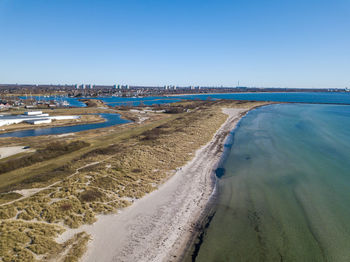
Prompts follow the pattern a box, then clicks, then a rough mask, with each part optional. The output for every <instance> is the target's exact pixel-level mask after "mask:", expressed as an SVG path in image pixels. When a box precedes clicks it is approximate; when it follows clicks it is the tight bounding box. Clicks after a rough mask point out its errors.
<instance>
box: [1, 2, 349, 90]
mask: <svg viewBox="0 0 350 262" xmlns="http://www.w3.org/2000/svg"><path fill="white" fill-rule="evenodd" d="M349 28H350V2H349V1H347V0H334V1H330V0H308V1H301V0H295V1H292V0H286V1H278V0H271V1H259V0H251V1H246V0H236V1H213V0H212V1H208V0H202V1H200V0H191V1H185V0H178V1H161V0H158V1H144V0H143V1H142V0H135V1H121V0H118V1H106V0H101V1H96V0H94V1H93V0H76V1H69V0H59V1H58V0H52V1H44V0H35V1H34V0H27V1H20V0H0V35H1V40H0V83H1V84H15V83H18V84H82V83H84V84H98V85H114V84H128V85H136V86H164V85H175V86H227V87H229V86H230V87H231V86H237V84H238V81H239V85H240V86H251V87H281V88H345V87H350V77H349V69H350V49H349V46H350V34H349Z"/></svg>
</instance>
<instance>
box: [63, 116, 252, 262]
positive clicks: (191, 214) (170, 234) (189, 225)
mask: <svg viewBox="0 0 350 262" xmlns="http://www.w3.org/2000/svg"><path fill="white" fill-rule="evenodd" d="M247 111H248V109H223V112H224V113H226V114H228V116H229V117H228V119H227V120H226V122H225V123H224V124H223V125H222V126H221V127H220V129H219V130H218V131H217V132H216V134H215V135H214V137H213V139H212V141H211V142H209V143H208V144H207V145H205V146H204V147H202V148H201V149H199V150H198V151H197V152H196V155H195V157H194V159H193V160H192V161H190V162H189V163H187V165H185V166H184V167H182V168H181V169H179V170H178V171H177V172H176V174H175V175H174V176H172V177H171V178H170V179H169V180H168V181H167V182H165V183H164V184H163V185H161V186H160V187H159V189H158V190H156V191H154V192H152V193H150V194H148V195H146V196H145V197H143V198H142V199H140V200H137V201H135V203H134V204H133V205H131V206H130V207H127V208H125V209H124V210H122V211H121V212H120V213H118V214H113V215H102V216H99V217H98V221H97V222H96V223H94V224H93V225H85V226H82V227H80V228H79V231H86V232H87V233H89V234H91V235H92V241H90V243H89V245H88V251H87V252H86V254H85V255H84V257H83V258H82V260H83V261H87V262H91V261H94V262H95V261H132V262H135V261H171V260H176V255H177V254H180V253H181V250H182V249H183V246H184V244H186V243H187V241H188V240H189V237H190V236H191V232H193V229H194V225H195V224H196V222H197V220H198V218H199V217H200V215H201V213H202V212H203V210H204V208H205V206H206V204H207V203H208V200H209V199H210V196H211V194H212V192H213V188H214V187H213V178H214V177H215V176H214V175H213V171H214V170H215V168H216V166H217V164H218V162H219V160H220V157H221V153H222V151H223V144H224V142H225V138H226V136H227V134H228V132H230V131H231V130H232V129H233V128H234V127H235V125H236V124H237V122H238V121H239V120H240V118H241V117H242V116H243V115H244V114H245V113H246V112H247ZM76 232H77V231H75V230H74V231H70V230H69V231H67V232H66V233H64V234H63V235H62V236H61V240H64V239H65V238H67V237H69V236H70V235H72V234H74V233H76Z"/></svg>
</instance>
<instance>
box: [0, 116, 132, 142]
mask: <svg viewBox="0 0 350 262" xmlns="http://www.w3.org/2000/svg"><path fill="white" fill-rule="evenodd" d="M100 115H101V116H102V117H103V118H105V119H106V121H105V122H103V123H95V124H84V125H74V126H61V127H51V128H36V129H28V130H22V131H15V132H9V133H4V134H0V137H27V136H43V135H58V134H65V133H75V132H80V131H86V130H90V129H97V128H103V127H109V126H114V125H119V124H125V123H128V122H130V121H129V120H126V119H122V118H121V117H120V115H119V114H100Z"/></svg>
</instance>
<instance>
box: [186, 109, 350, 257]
mask: <svg viewBox="0 0 350 262" xmlns="http://www.w3.org/2000/svg"><path fill="white" fill-rule="evenodd" d="M223 168H225V175H224V176H223V177H222V178H221V179H220V180H219V181H218V192H219V193H218V202H217V206H216V208H215V209H216V213H215V215H214V217H213V219H212V220H211V223H210V225H209V227H208V229H207V230H206V231H205V234H204V239H203V243H202V244H201V246H200V249H199V253H198V255H197V256H196V257H195V260H196V261H215V262H217V261H337V262H341V261H344V262H345V261H350V106H343V105H310V104H309V105H307V104H283V105H270V106H266V107H262V108H259V109H256V110H253V111H251V112H250V113H249V114H248V115H247V116H246V117H245V118H244V119H242V120H241V122H240V125H239V127H238V128H237V129H236V130H235V133H234V139H233V146H232V149H231V151H230V152H229V154H228V156H227V158H226V161H225V163H224V164H223ZM189 260H191V258H189Z"/></svg>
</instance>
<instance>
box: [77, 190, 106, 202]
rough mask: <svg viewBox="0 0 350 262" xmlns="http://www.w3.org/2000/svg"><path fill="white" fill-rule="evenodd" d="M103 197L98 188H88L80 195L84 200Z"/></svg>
mask: <svg viewBox="0 0 350 262" xmlns="http://www.w3.org/2000/svg"><path fill="white" fill-rule="evenodd" d="M101 197H102V193H101V192H100V191H97V190H86V191H84V192H83V193H81V195H80V199H81V200H82V201H84V202H93V201H95V200H97V199H99V198H101Z"/></svg>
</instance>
